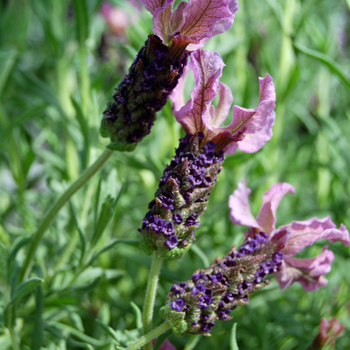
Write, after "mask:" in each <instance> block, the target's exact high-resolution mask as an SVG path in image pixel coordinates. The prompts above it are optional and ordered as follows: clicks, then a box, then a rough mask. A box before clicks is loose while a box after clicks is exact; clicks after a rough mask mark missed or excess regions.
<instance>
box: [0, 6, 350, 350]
mask: <svg viewBox="0 0 350 350" xmlns="http://www.w3.org/2000/svg"><path fill="white" fill-rule="evenodd" d="M115 3H118V4H119V5H120V6H125V7H127V5H126V3H128V2H127V1H122V0H120V1H115ZM239 4H240V9H239V11H238V12H237V14H236V19H235V23H234V25H233V27H232V29H231V30H229V31H228V32H227V33H225V34H222V35H218V36H216V37H214V38H212V39H211V40H210V41H209V42H208V44H207V47H206V48H207V49H208V50H213V51H217V52H219V53H220V54H221V55H222V56H223V59H224V61H225V63H226V68H225V69H224V73H223V77H222V81H223V82H224V83H226V84H228V85H229V86H230V87H231V88H232V90H233V93H234V96H235V103H236V104H238V105H242V106H244V107H248V108H249V107H250V108H254V107H255V106H256V103H257V100H258V76H265V74H266V73H269V74H271V76H272V77H273V78H274V81H275V83H276V88H277V108H276V124H275V126H274V137H273V138H272V140H271V141H270V142H268V143H267V144H266V145H265V146H264V148H263V149H262V150H261V151H260V152H258V153H257V154H252V155H249V154H243V153H237V154H236V155H234V156H229V157H227V159H226V161H225V164H224V170H223V171H222V173H221V174H220V176H219V177H220V179H219V181H218V183H217V185H216V187H215V189H214V190H213V191H212V194H211V196H210V202H209V205H208V209H207V211H206V212H205V214H204V215H203V217H202V220H201V222H202V225H201V228H200V229H199V230H198V232H197V233H196V236H197V240H196V242H194V245H196V249H193V250H190V251H189V252H188V253H187V255H185V257H184V258H182V259H181V260H178V261H169V262H166V263H165V265H164V266H163V269H162V272H161V276H160V286H159V290H158V298H157V301H156V314H155V324H159V322H160V320H161V319H160V317H159V316H158V310H159V308H160V307H161V306H162V305H163V304H164V301H165V299H166V295H167V293H168V291H169V289H170V286H171V283H172V282H173V281H182V280H187V279H188V278H189V277H190V275H191V274H192V272H193V271H194V270H196V269H198V268H203V267H204V266H203V260H205V259H203V256H204V257H208V258H209V260H210V261H211V260H213V258H214V257H215V256H217V255H219V256H223V255H224V254H225V253H226V251H227V250H228V249H229V247H230V246H231V245H233V244H239V243H241V242H242V241H243V235H242V233H243V229H242V228H241V227H235V226H234V225H233V224H232V223H231V222H230V221H229V219H228V207H227V199H228V196H229V194H231V193H232V191H233V190H234V189H235V187H236V184H237V182H238V181H241V180H242V179H243V178H244V177H247V178H248V186H249V187H250V188H252V189H253V194H252V196H251V203H252V207H253V211H254V213H257V210H258V208H259V206H260V204H261V196H262V194H263V193H264V192H265V191H266V190H267V189H268V188H269V186H271V185H272V184H273V183H274V182H278V181H280V182H281V181H286V182H290V183H291V184H293V185H294V186H295V187H296V194H295V195H293V196H291V195H288V196H287V197H286V198H285V199H284V200H283V201H282V203H281V206H280V208H279V210H278V224H285V223H288V222H290V221H291V220H293V219H294V220H302V219H307V218H310V217H312V216H314V215H317V216H319V217H323V216H326V215H331V216H332V219H333V221H334V222H336V223H337V224H340V223H341V222H343V223H344V224H345V225H347V226H348V227H350V219H349V217H350V201H349V198H350V177H349V173H350V141H349V140H350V138H349V136H348V135H350V105H349V102H348V101H349V100H350V98H349V97H350V96H349V91H348V89H347V83H346V82H348V81H349V68H350V59H349V58H350V57H349V54H350V52H349V47H348V44H347V40H348V38H347V33H348V32H349V27H350V21H349V7H348V2H345V1H341V0H320V1H316V0H304V1H300V0H267V1H259V0H244V1H243V0H241V1H239ZM99 6H100V1H99V0H91V1H90V0H89V1H83V0H81V1H73V5H72V4H70V1H68V0H63V1H45V0H37V1H31V2H27V1H24V0H12V1H3V2H2V3H1V4H0V33H1V35H0V137H1V142H0V181H1V185H0V198H1V199H0V215H1V216H0V279H1V280H0V309H1V311H0V348H1V349H10V348H11V338H10V334H9V332H8V330H7V329H6V328H5V322H7V321H8V320H5V318H4V316H2V315H3V312H4V311H5V308H6V307H7V308H9V307H11V308H14V309H15V315H16V316H17V317H18V319H20V320H21V321H20V322H17V323H16V324H15V325H14V326H13V330H14V332H15V337H16V338H17V340H18V342H19V338H20V337H21V348H22V349H28V348H32V349H40V348H41V349H50V350H51V349H65V348H68V349H81V348H84V349H85V348H86V349H114V348H115V347H116V346H120V347H124V346H126V345H127V344H129V343H130V342H131V341H133V340H134V339H136V338H138V337H139V336H140V331H139V330H138V328H140V327H139V324H137V322H136V321H137V319H138V316H137V314H136V315H135V306H131V304H130V302H134V303H135V305H137V306H138V307H140V308H141V307H142V302H143V297H144V291H145V287H146V282H147V277H148V271H149V266H150V259H149V258H148V257H146V256H145V255H144V254H143V253H141V251H140V248H139V246H138V244H137V239H138V235H139V234H138V232H137V230H136V229H137V228H138V227H140V225H141V220H142V218H143V217H144V215H145V213H146V212H147V203H148V202H149V201H150V199H151V198H153V194H154V192H155V190H156V188H157V183H158V180H159V178H160V176H161V174H162V171H163V169H164V166H165V165H166V164H167V163H168V162H169V161H170V159H171V157H172V156H173V152H174V148H175V147H176V146H177V143H178V139H179V137H180V136H182V135H183V134H182V133H181V130H180V126H179V125H178V124H177V123H176V122H175V119H174V117H173V116H172V113H171V104H170V102H168V104H167V105H166V106H165V108H164V110H163V111H162V112H160V113H159V116H158V121H157V123H156V124H155V126H154V128H153V130H152V134H151V135H150V136H148V137H147V138H146V139H145V140H144V141H143V142H142V143H141V144H140V145H139V147H138V149H137V151H136V152H134V153H131V154H119V153H118V154H117V153H116V154H114V155H113V157H112V158H111V159H110V160H109V162H108V163H107V164H106V165H105V167H104V168H103V169H102V171H100V172H99V173H98V175H97V176H95V177H94V178H93V179H92V180H91V181H90V182H89V184H88V185H86V186H85V187H84V188H83V189H81V190H80V191H79V192H78V193H77V194H76V195H75V196H74V197H73V198H72V200H71V203H70V205H66V206H65V207H64V209H63V210H62V211H60V213H59V214H58V216H57V217H56V219H55V220H54V223H53V224H52V225H51V226H50V228H49V230H48V231H47V232H46V233H45V235H44V238H43V240H42V242H41V244H40V246H39V249H38V251H37V253H36V261H35V264H34V266H33V268H32V272H31V274H30V276H28V277H27V279H26V282H25V283H27V285H26V286H27V287H29V285H30V287H31V288H28V289H26V291H28V293H21V294H20V296H19V297H18V298H17V296H18V295H19V294H16V293H19V292H18V291H19V288H22V287H23V285H22V287H20V286H18V287H16V284H17V282H16V279H17V277H16V276H17V275H18V270H19V267H20V266H21V264H22V263H23V260H24V258H25V254H26V249H27V248H28V242H29V237H30V235H31V234H32V233H33V232H34V231H35V229H36V228H37V227H38V225H39V223H40V222H41V219H42V218H43V215H44V213H45V212H46V211H47V209H48V208H49V206H50V205H51V204H52V203H53V202H54V201H55V199H56V198H57V197H58V196H59V194H60V193H62V192H63V190H64V189H65V188H66V187H67V186H68V184H70V183H71V182H72V181H73V180H74V179H76V178H77V176H78V175H79V174H80V173H81V172H82V171H83V170H84V169H85V168H86V167H87V166H88V164H91V162H92V161H93V160H94V159H96V158H97V156H98V155H99V154H100V153H101V152H102V150H103V149H104V147H105V146H106V143H107V141H105V140H103V139H101V138H100V137H99V132H98V129H99V124H100V120H101V113H102V111H103V110H104V109H105V107H106V102H107V101H108V100H110V98H111V95H112V93H113V89H114V87H116V86H117V84H118V82H120V81H121V79H122V78H123V75H124V73H125V72H126V71H127V69H128V67H129V65H130V64H131V63H132V61H133V58H134V55H135V53H136V52H137V51H138V50H139V48H140V47H141V46H142V44H143V43H144V41H145V39H146V37H147V35H148V34H149V33H150V32H151V28H152V23H151V18H150V16H149V15H148V14H146V13H145V11H144V12H142V14H140V16H139V18H138V20H137V19H136V20H135V22H133V24H132V25H131V27H130V28H129V29H128V31H127V35H126V39H120V38H119V39H118V38H116V37H114V36H112V35H111V34H110V32H109V31H108V29H107V27H106V26H105V24H104V22H103V19H102V17H101V16H100V15H99V14H98V8H99ZM74 8H75V9H76V10H77V11H78V15H74V12H72V10H74ZM19 9H20V10H19ZM133 12H136V10H133ZM72 13H73V16H72V15H71V14H72ZM103 33H105V34H104V41H103V42H101V36H102V34H103ZM305 48H306V49H307V50H305ZM310 50H311V51H310ZM334 63H335V64H334ZM119 193H122V195H120V196H119V195H118V194H119ZM111 198H117V200H115V199H114V200H112V199H111ZM107 212H108V213H109V214H110V220H109V222H106V221H104V219H103V217H104V216H105V214H106V213H107ZM92 243H93V244H92ZM321 244H322V243H320V245H316V246H315V247H312V248H310V249H309V250H308V251H307V254H308V256H312V255H315V254H316V253H318V252H319V251H320V250H321ZM330 249H332V250H333V251H334V253H335V260H334V262H333V264H332V272H331V273H330V274H329V275H328V276H327V277H328V278H329V284H328V286H327V287H325V288H322V289H321V290H319V291H318V292H314V293H306V292H304V290H303V289H302V288H301V287H300V286H299V285H293V286H292V287H290V288H288V289H287V290H285V291H283V292H282V291H281V290H279V288H278V287H277V284H276V283H275V282H273V283H272V284H271V285H270V286H269V287H268V288H266V289H264V290H262V291H260V292H258V293H256V295H255V296H254V297H253V298H252V300H251V302H250V305H249V306H248V307H241V308H238V309H237V310H235V311H234V312H233V313H232V316H233V317H234V320H233V322H235V323H237V332H236V340H237V344H238V347H239V348H240V349H259V350H270V349H281V350H282V349H283V350H289V349H305V348H306V347H307V345H308V344H309V343H310V342H311V340H312V338H313V336H314V335H315V334H316V333H317V327H318V325H319V322H320V318H321V317H326V318H331V317H338V318H339V319H340V321H341V323H343V324H344V325H345V327H346V330H345V332H344V335H343V336H342V338H341V339H339V341H338V343H337V349H339V350H340V349H344V350H345V349H349V348H350V340H349V339H350V338H349V336H348V335H349V330H350V317H349V308H348V304H349V295H350V291H349V285H350V277H349V274H348V270H349V268H350V259H349V250H348V248H345V247H343V246H342V245H341V244H340V243H339V244H331V245H330ZM5 271H6V272H5ZM29 278H30V280H29V282H28V279H29ZM41 280H43V282H42V283H41ZM33 281H35V283H36V282H38V284H37V285H34V284H35V283H34V282H33ZM39 282H40V283H39ZM32 287H33V288H32ZM16 288H17V289H16ZM11 300H16V302H15V303H14V302H12V303H11ZM10 321H11V320H10ZM10 323H11V322H10ZM125 329H127V331H124V330H125ZM231 329H232V322H222V323H218V325H217V326H216V327H215V329H214V330H213V336H212V337H211V338H210V339H201V340H199V343H198V345H197V347H196V348H198V349H199V348H200V349H217V348H218V347H220V348H222V349H228V348H229V347H230V346H231V347H233V340H232V337H231ZM170 340H171V341H172V342H173V343H174V344H175V345H176V346H177V347H178V348H183V347H184V346H185V344H186V343H187V342H188V341H193V339H192V338H189V337H188V336H185V337H183V338H175V337H174V336H170ZM188 348H192V347H191V346H189V347H188Z"/></svg>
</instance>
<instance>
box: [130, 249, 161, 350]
mask: <svg viewBox="0 0 350 350" xmlns="http://www.w3.org/2000/svg"><path fill="white" fill-rule="evenodd" d="M162 262H163V259H162V258H160V257H159V256H158V255H157V253H154V255H153V261H152V266H151V271H150V272H149V277H148V284H147V290H146V296H145V303H144V305H143V314H142V322H143V334H144V335H145V334H147V333H148V332H150V330H151V329H152V318H153V308H154V301H155V299H156V294H157V287H158V277H159V272H160V268H161V266H162ZM141 339H142V338H141ZM151 339H153V338H151ZM145 344H146V345H145V347H144V349H145V350H152V343H148V344H147V343H145ZM135 349H136V348H135Z"/></svg>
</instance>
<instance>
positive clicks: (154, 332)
mask: <svg viewBox="0 0 350 350" xmlns="http://www.w3.org/2000/svg"><path fill="white" fill-rule="evenodd" d="M170 328H171V327H170V324H169V323H168V321H166V322H164V323H162V324H161V325H160V326H159V327H157V328H155V329H153V330H152V331H151V332H149V333H148V334H146V335H144V336H143V337H141V338H140V339H139V340H136V342H135V343H133V344H131V345H130V346H129V347H127V348H126V349H125V350H137V349H140V348H141V347H142V346H144V345H145V344H147V343H150V342H151V341H152V340H153V339H154V338H157V337H159V336H160V335H161V334H163V333H165V332H166V331H167V330H168V329H170Z"/></svg>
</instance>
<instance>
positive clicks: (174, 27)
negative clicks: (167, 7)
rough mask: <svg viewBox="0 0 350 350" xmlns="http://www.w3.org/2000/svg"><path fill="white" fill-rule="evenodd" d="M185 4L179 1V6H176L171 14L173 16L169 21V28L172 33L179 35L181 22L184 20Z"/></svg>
mask: <svg viewBox="0 0 350 350" xmlns="http://www.w3.org/2000/svg"><path fill="white" fill-rule="evenodd" d="M187 4H188V3H187V2H185V1H181V2H180V3H179V5H177V7H176V9H175V10H174V12H173V15H172V16H171V19H170V28H171V31H172V33H174V34H176V33H179V30H178V29H179V28H180V26H181V24H182V22H183V18H184V11H185V8H186V7H187Z"/></svg>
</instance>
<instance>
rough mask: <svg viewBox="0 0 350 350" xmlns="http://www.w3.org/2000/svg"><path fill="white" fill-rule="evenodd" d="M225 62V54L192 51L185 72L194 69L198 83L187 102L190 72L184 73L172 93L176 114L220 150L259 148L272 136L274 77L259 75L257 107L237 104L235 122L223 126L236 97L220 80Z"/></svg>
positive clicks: (254, 150) (232, 151) (231, 152)
mask: <svg viewBox="0 0 350 350" xmlns="http://www.w3.org/2000/svg"><path fill="white" fill-rule="evenodd" d="M224 66H225V64H224V63H223V61H222V58H221V57H220V55H219V54H217V53H215V52H208V51H205V50H197V51H195V52H193V53H192V54H191V61H190V63H189V67H187V69H186V72H185V73H187V72H188V69H192V70H193V72H194V76H195V87H194V89H193V91H192V94H191V99H190V100H189V101H187V102H186V104H184V102H183V101H184V98H183V88H184V85H185V79H186V75H187V74H184V76H183V77H182V78H181V79H180V81H179V85H178V86H177V88H176V89H175V90H174V92H173V93H172V95H171V96H170V98H171V100H172V102H173V112H174V115H175V117H176V119H177V121H178V122H179V123H181V125H182V126H183V128H184V129H185V131H186V133H187V134H195V133H196V132H202V133H203V134H204V138H203V140H202V142H203V143H205V142H207V141H212V142H214V143H215V144H216V145H217V146H216V149H217V150H218V151H220V150H224V153H225V154H233V153H235V151H236V149H237V148H239V149H240V150H241V151H243V152H247V153H253V152H256V151H258V150H259V149H260V148H261V147H262V146H263V145H264V144H265V142H266V141H268V140H270V139H271V137H272V126H273V124H274V120H275V113H274V108H275V101H276V94H275V87H274V84H273V81H272V78H271V77H270V76H269V75H268V74H267V75H266V78H259V82H260V101H259V104H258V107H257V108H256V109H245V108H242V107H238V106H234V107H233V121H232V123H231V124H230V125H228V126H225V127H220V124H222V123H223V121H224V120H225V119H226V117H227V116H228V112H229V109H230V106H231V104H232V101H233V97H232V93H231V91H230V89H229V87H228V86H226V85H225V84H223V83H221V82H219V78H220V77H221V75H222V69H223V67H224ZM218 92H219V93H220V100H219V104H218V106H217V107H216V108H215V107H214V106H212V104H211V103H212V101H213V100H214V98H215V97H216V96H217V93H218Z"/></svg>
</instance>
